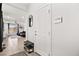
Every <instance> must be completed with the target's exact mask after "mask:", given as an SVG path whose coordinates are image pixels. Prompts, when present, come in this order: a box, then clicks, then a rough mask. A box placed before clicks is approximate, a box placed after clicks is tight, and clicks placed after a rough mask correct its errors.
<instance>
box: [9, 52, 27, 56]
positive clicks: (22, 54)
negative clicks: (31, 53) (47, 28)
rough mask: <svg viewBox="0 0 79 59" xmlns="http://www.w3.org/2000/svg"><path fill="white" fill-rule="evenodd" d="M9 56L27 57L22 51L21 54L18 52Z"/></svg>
mask: <svg viewBox="0 0 79 59" xmlns="http://www.w3.org/2000/svg"><path fill="white" fill-rule="evenodd" d="M11 56H27V55H26V54H25V52H24V51H22V52H18V53H16V54H13V55H11Z"/></svg>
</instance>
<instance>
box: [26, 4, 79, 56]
mask: <svg viewBox="0 0 79 59" xmlns="http://www.w3.org/2000/svg"><path fill="white" fill-rule="evenodd" d="M44 6H46V4H30V7H29V11H28V14H27V17H26V18H27V20H26V22H28V17H29V15H33V16H34V20H33V21H34V22H33V23H36V22H35V20H36V15H37V13H36V11H37V10H38V9H40V8H43V7H44ZM51 8H52V11H51V13H52V14H51V15H50V16H51V17H52V19H51V20H52V23H51V24H52V34H51V35H52V40H51V41H52V43H51V44H52V45H51V46H52V47H51V48H52V51H51V52H52V55H54V56H63V55H64V56H73V55H76V56H77V55H79V26H78V25H79V13H78V12H79V4H52V7H51ZM59 17H62V19H63V22H62V23H58V24H55V23H54V22H56V19H57V18H59ZM27 25H28V23H27ZM35 26H36V25H35V24H33V27H28V26H27V35H28V36H27V37H28V38H27V39H28V40H30V41H32V42H35V40H34V39H35V36H34V33H35V30H36V28H35Z"/></svg>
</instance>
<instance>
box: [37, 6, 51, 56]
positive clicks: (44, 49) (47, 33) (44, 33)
mask: <svg viewBox="0 0 79 59" xmlns="http://www.w3.org/2000/svg"><path fill="white" fill-rule="evenodd" d="M36 15H37V19H36V20H37V21H36V23H37V24H36V28H37V30H36V31H35V52H37V53H39V54H40V55H50V51H51V50H50V49H51V6H50V5H46V6H44V7H42V8H40V9H39V10H38V11H37V13H36Z"/></svg>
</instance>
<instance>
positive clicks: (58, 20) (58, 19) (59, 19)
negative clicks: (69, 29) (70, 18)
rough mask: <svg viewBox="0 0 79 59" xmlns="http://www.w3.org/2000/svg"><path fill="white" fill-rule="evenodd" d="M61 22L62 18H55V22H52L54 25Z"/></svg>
mask: <svg viewBox="0 0 79 59" xmlns="http://www.w3.org/2000/svg"><path fill="white" fill-rule="evenodd" d="M62 22H63V18H62V17H57V18H55V20H54V24H60V23H62Z"/></svg>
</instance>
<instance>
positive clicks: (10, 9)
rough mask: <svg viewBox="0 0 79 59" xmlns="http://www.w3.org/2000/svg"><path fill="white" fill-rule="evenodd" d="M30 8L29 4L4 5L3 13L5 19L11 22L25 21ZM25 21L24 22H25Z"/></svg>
mask: <svg viewBox="0 0 79 59" xmlns="http://www.w3.org/2000/svg"><path fill="white" fill-rule="evenodd" d="M28 8H29V3H3V4H2V11H3V18H4V19H6V20H7V19H10V20H14V19H15V20H19V21H20V20H21V21H22V20H23V17H24V16H26V14H27V12H28ZM23 21H24V20H23Z"/></svg>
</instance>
